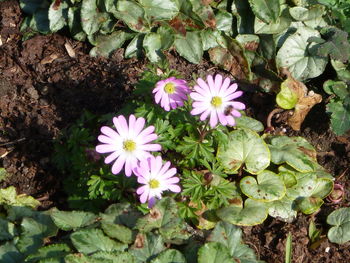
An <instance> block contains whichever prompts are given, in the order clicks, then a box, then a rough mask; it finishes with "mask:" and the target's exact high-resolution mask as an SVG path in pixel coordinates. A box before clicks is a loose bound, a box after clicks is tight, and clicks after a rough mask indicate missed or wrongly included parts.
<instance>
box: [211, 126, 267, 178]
mask: <svg viewBox="0 0 350 263" xmlns="http://www.w3.org/2000/svg"><path fill="white" fill-rule="evenodd" d="M217 158H218V160H219V161H220V162H221V164H222V166H223V167H224V169H225V170H226V171H227V172H229V173H236V172H237V170H238V169H239V168H240V167H241V166H242V165H243V164H244V165H245V169H246V170H247V171H248V172H250V173H252V174H257V173H259V172H261V171H263V170H264V169H265V168H266V167H267V166H269V164H270V152H269V149H268V147H267V145H266V144H265V142H264V140H263V139H261V138H260V136H259V135H258V134H257V133H255V132H254V131H251V130H248V129H238V130H235V131H233V132H231V133H229V138H228V143H227V144H224V145H222V144H219V146H218V153H217Z"/></svg>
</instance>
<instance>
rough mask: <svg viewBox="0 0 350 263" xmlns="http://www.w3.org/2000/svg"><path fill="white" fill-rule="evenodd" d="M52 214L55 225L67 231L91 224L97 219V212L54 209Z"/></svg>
mask: <svg viewBox="0 0 350 263" xmlns="http://www.w3.org/2000/svg"><path fill="white" fill-rule="evenodd" d="M50 215H51V218H52V220H53V222H54V223H55V225H56V226H57V227H58V228H60V229H62V230H65V231H69V230H77V229H78V228H81V227H84V226H88V225H91V224H93V223H94V222H95V221H96V219H97V216H96V215H95V214H93V213H90V212H81V211H71V212H66V211H59V210H57V209H53V210H51V214H50Z"/></svg>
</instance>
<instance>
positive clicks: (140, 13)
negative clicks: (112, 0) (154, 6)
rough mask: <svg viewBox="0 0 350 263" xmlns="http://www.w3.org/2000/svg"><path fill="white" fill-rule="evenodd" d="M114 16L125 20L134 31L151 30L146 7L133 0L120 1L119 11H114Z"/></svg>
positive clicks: (118, 4) (118, 3)
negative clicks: (146, 15) (146, 17)
mask: <svg viewBox="0 0 350 263" xmlns="http://www.w3.org/2000/svg"><path fill="white" fill-rule="evenodd" d="M114 16H115V17H116V18H118V19H121V20H123V21H124V22H125V23H126V24H127V25H128V27H129V28H130V29H131V30H133V31H136V32H143V33H145V32H148V31H150V28H149V25H148V22H147V20H146V19H145V11H144V9H143V8H142V7H141V6H140V5H138V4H137V3H135V2H133V1H125V0H120V1H118V2H117V13H114Z"/></svg>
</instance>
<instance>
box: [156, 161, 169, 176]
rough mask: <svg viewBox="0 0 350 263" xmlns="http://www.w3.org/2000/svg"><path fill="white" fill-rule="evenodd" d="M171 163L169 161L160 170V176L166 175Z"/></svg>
mask: <svg viewBox="0 0 350 263" xmlns="http://www.w3.org/2000/svg"><path fill="white" fill-rule="evenodd" d="M170 165H171V163H170V162H169V161H167V162H166V163H165V164H164V165H163V167H162V168H161V169H160V171H159V173H158V174H164V173H165V172H166V171H167V170H168V169H169V167H170Z"/></svg>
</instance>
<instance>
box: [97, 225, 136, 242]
mask: <svg viewBox="0 0 350 263" xmlns="http://www.w3.org/2000/svg"><path fill="white" fill-rule="evenodd" d="M101 227H102V229H103V231H104V232H105V233H106V234H107V235H108V236H109V237H112V238H116V239H118V240H119V241H121V242H122V243H124V244H131V243H132V242H133V240H134V234H133V232H132V231H131V230H130V229H129V228H127V227H125V226H123V225H118V224H114V223H110V222H108V221H102V224H101Z"/></svg>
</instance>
